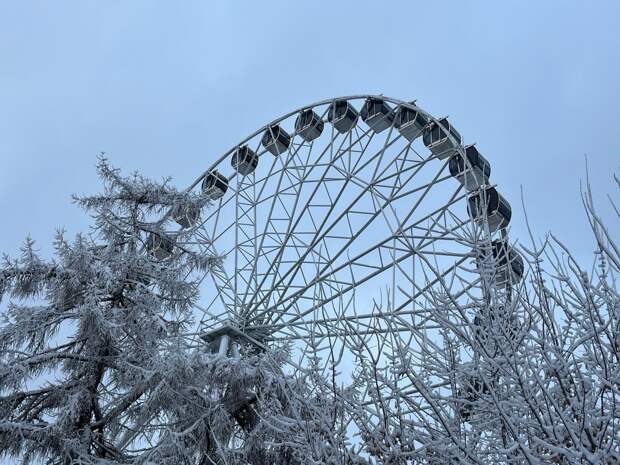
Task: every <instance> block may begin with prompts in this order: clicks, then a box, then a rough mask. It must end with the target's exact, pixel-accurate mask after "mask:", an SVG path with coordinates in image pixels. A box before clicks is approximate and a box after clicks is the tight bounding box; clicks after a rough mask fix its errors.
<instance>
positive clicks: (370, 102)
mask: <svg viewBox="0 0 620 465" xmlns="http://www.w3.org/2000/svg"><path fill="white" fill-rule="evenodd" d="M360 115H361V117H362V121H364V123H366V124H367V125H368V126H370V129H372V130H373V131H374V132H376V133H380V132H381V131H384V130H386V129H387V128H389V127H390V126H391V125H392V123H393V122H394V112H393V110H392V109H391V108H390V106H389V105H388V104H387V103H385V102H384V101H383V100H382V99H380V98H376V97H368V98H367V99H366V101H365V102H364V106H363V107H362V111H361V113H360Z"/></svg>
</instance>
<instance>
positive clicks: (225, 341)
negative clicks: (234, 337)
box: [217, 334, 230, 357]
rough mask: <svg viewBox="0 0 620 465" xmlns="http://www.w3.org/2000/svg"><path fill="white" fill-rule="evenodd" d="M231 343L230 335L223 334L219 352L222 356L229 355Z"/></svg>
mask: <svg viewBox="0 0 620 465" xmlns="http://www.w3.org/2000/svg"><path fill="white" fill-rule="evenodd" d="M229 345H230V336H229V335H228V334H223V335H222V338H221V339H220V348H219V350H218V352H217V354H218V355H219V356H220V357H226V355H228V346H229Z"/></svg>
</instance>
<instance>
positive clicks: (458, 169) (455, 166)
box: [448, 145, 491, 191]
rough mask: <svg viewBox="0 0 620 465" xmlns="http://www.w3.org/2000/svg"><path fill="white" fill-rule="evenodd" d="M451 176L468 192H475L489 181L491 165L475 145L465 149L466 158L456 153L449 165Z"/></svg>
mask: <svg viewBox="0 0 620 465" xmlns="http://www.w3.org/2000/svg"><path fill="white" fill-rule="evenodd" d="M448 167H449V169H450V174H451V175H452V176H453V177H455V178H456V179H457V180H458V181H459V182H460V183H461V184H462V185H463V187H465V189H467V190H468V191H475V190H477V189H479V188H480V187H481V186H483V185H485V184H487V183H488V181H489V176H491V164H490V163H489V162H488V161H487V159H486V158H484V157H483V156H482V155H481V154H480V152H478V149H477V148H476V147H475V146H474V145H468V146H467V147H465V156H463V155H461V154H460V153H456V154H454V155H453V156H452V158H450V162H449V164H448Z"/></svg>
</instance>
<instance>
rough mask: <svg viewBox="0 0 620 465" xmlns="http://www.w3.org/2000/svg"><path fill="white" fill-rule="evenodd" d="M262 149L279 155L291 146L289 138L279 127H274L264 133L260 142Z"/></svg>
mask: <svg viewBox="0 0 620 465" xmlns="http://www.w3.org/2000/svg"><path fill="white" fill-rule="evenodd" d="M261 144H263V147H265V149H267V151H269V152H270V153H271V154H273V155H276V156H277V155H280V154H282V153H284V152H286V151H287V150H288V147H289V145H291V136H290V135H289V134H288V133H287V132H286V131H285V130H284V129H282V127H281V126H279V125H277V124H276V125H274V126H271V127H269V128H267V130H266V131H265V133H264V134H263V138H262V140H261Z"/></svg>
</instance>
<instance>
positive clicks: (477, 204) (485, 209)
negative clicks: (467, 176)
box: [467, 186, 512, 233]
mask: <svg viewBox="0 0 620 465" xmlns="http://www.w3.org/2000/svg"><path fill="white" fill-rule="evenodd" d="M467 211H468V212H469V216H470V217H471V218H472V219H473V220H474V221H476V222H477V223H479V224H484V223H485V221H486V223H487V224H488V225H489V232H491V233H493V232H495V231H498V230H500V229H502V228H505V227H506V226H508V224H509V223H510V218H511V217H512V209H511V208H510V204H509V203H508V201H507V200H506V199H505V198H504V197H502V196H501V195H500V194H499V192H497V189H495V187H492V186H489V187H486V188H483V189H480V190H478V191H476V192H475V193H473V194H471V195H470V196H469V198H468V199H467Z"/></svg>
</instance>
